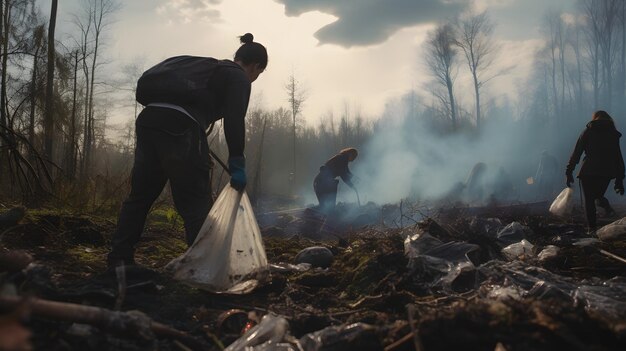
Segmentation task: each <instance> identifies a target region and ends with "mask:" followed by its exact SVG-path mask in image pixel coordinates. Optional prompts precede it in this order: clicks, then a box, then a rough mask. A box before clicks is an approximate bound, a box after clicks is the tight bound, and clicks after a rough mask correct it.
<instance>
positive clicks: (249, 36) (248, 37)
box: [239, 33, 254, 44]
mask: <svg viewBox="0 0 626 351" xmlns="http://www.w3.org/2000/svg"><path fill="white" fill-rule="evenodd" d="M239 40H240V41H241V43H242V44H250V43H252V41H253V40H254V36H253V35H252V33H246V34H244V35H242V36H240V37H239Z"/></svg>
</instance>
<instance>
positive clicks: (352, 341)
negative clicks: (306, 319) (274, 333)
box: [300, 323, 380, 351]
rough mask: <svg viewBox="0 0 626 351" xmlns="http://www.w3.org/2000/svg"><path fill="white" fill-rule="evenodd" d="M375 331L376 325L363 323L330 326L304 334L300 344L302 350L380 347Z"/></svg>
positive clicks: (319, 350)
mask: <svg viewBox="0 0 626 351" xmlns="http://www.w3.org/2000/svg"><path fill="white" fill-rule="evenodd" d="M375 331H376V327H374V326H371V325H369V324H365V323H354V324H350V325H343V326H331V327H327V328H324V329H322V330H318V331H316V332H314V333H309V334H306V335H304V336H303V337H301V338H300V346H301V347H302V350H304V351H326V350H362V349H364V347H365V349H368V350H371V349H380V348H376V344H377V343H378V341H377V338H376V336H375ZM367 336H371V338H368V337H367Z"/></svg>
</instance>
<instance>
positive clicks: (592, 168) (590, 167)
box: [566, 111, 624, 233]
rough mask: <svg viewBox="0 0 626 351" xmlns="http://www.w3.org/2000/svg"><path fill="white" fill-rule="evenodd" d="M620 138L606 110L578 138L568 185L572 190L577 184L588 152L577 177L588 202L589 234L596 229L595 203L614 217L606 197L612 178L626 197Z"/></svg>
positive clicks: (595, 116) (567, 175)
mask: <svg viewBox="0 0 626 351" xmlns="http://www.w3.org/2000/svg"><path fill="white" fill-rule="evenodd" d="M621 136H622V134H621V133H620V132H618V131H617V129H616V128H615V123H614V122H613V119H612V118H611V116H609V114H608V113H607V112H605V111H596V112H595V113H594V114H593V117H592V120H591V122H589V123H588V124H587V128H585V130H584V131H583V132H582V134H581V135H580V137H579V138H578V141H577V142H576V147H575V148H574V151H573V152H572V155H571V157H570V159H569V162H568V164H567V170H566V177H567V180H566V184H567V186H568V187H570V186H571V185H572V184H573V183H574V175H573V173H574V169H575V168H576V164H577V163H578V161H579V160H580V157H581V156H582V154H583V152H584V153H585V158H584V159H583V164H582V166H581V167H580V171H579V172H578V178H579V179H580V184H581V187H582V192H583V195H584V199H585V215H586V217H587V225H588V228H587V231H588V233H593V232H594V231H595V230H596V226H597V223H596V204H597V205H598V206H600V207H602V208H603V209H604V211H605V214H606V215H607V216H613V215H615V211H614V210H613V208H612V207H611V205H610V204H609V200H607V198H606V197H604V193H605V192H606V189H607V188H608V186H609V183H610V182H611V179H615V191H616V192H617V193H618V194H620V195H624V159H623V158H622V152H621V150H620V146H619V139H620V137H621Z"/></svg>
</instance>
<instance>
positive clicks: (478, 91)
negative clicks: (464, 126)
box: [472, 71, 480, 129]
mask: <svg viewBox="0 0 626 351" xmlns="http://www.w3.org/2000/svg"><path fill="white" fill-rule="evenodd" d="M472 77H473V78H474V93H475V94H476V129H480V84H478V77H477V76H476V71H473V72H472Z"/></svg>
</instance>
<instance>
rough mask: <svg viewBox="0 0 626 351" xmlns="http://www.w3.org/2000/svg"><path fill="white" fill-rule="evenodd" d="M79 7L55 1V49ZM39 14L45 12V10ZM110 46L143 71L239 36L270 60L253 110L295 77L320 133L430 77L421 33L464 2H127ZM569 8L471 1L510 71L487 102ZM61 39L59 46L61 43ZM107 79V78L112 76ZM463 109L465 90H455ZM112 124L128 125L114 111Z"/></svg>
mask: <svg viewBox="0 0 626 351" xmlns="http://www.w3.org/2000/svg"><path fill="white" fill-rule="evenodd" d="M82 1H83V0H62V1H59V14H58V21H59V32H58V35H57V38H58V40H60V41H67V40H66V38H67V37H68V35H70V34H69V33H70V32H71V31H72V28H73V27H72V26H71V24H70V22H71V18H70V15H71V14H73V13H78V12H79V6H80V5H79V4H80V3H81V2H82ZM40 3H41V9H42V11H43V12H44V13H47V12H48V11H49V6H50V5H49V1H47V0H42V1H41V2H40ZM120 3H121V7H120V10H119V11H118V12H117V14H116V15H115V18H114V20H115V22H114V23H112V24H111V27H110V29H109V30H108V35H107V37H106V47H105V49H104V50H105V55H106V57H107V61H108V62H111V63H110V64H109V65H108V66H109V67H108V68H107V70H109V71H111V72H116V71H117V72H119V71H120V68H119V67H120V66H122V65H125V64H128V63H130V62H133V61H139V62H142V65H143V66H144V67H145V68H148V67H150V66H151V65H153V64H155V63H157V62H159V61H160V60H162V59H164V58H166V57H169V56H174V55H181V54H189V55H202V56H212V57H216V58H232V56H233V54H234V52H235V51H236V50H237V48H238V46H239V42H238V39H237V36H238V35H242V34H244V33H246V32H251V33H252V34H254V37H255V41H258V42H260V43H262V44H264V45H265V46H266V47H267V49H268V53H269V65H268V68H267V70H266V72H265V73H263V74H262V75H261V77H260V78H259V79H258V80H257V81H256V82H255V83H254V84H253V99H254V101H253V103H257V104H259V103H260V104H262V106H264V107H266V108H276V107H279V106H284V107H287V105H288V104H287V100H286V96H287V94H286V92H285V88H284V86H285V83H286V81H287V78H288V77H289V75H290V74H291V73H292V72H293V74H294V75H295V76H296V78H297V79H298V80H299V81H301V82H302V86H303V87H305V88H306V91H307V100H306V102H305V105H304V110H303V116H304V117H305V118H306V119H307V120H309V121H311V122H312V123H316V121H317V120H319V117H320V116H322V115H324V114H325V113H327V112H328V111H330V110H334V111H335V112H339V111H341V110H343V108H344V106H345V105H346V104H347V105H348V106H349V107H350V108H351V109H355V108H358V109H359V110H360V111H361V113H362V114H363V115H365V116H376V115H378V114H380V112H382V110H383V108H384V105H385V102H386V101H389V99H391V98H393V97H396V96H399V95H401V94H403V93H405V92H407V91H408V90H410V89H411V88H414V89H416V90H418V91H420V90H423V87H424V84H425V82H427V81H428V80H429V77H428V75H427V73H426V72H425V69H424V63H423V60H422V58H421V45H422V43H423V41H424V39H425V35H426V32H427V31H428V30H430V29H432V28H433V26H434V25H435V24H436V23H437V22H438V21H442V20H445V19H450V18H453V17H454V16H456V15H457V14H458V13H459V12H462V11H464V10H466V9H467V7H468V6H470V4H471V3H472V1H469V0H341V1H338V0H252V1H251V0H125V1H120ZM575 3H576V1H575V0H549V1H546V0H476V1H475V2H474V5H475V6H476V7H477V8H478V10H482V9H488V11H489V13H490V15H491V18H492V19H493V21H494V22H495V23H496V25H497V27H496V33H495V35H496V38H497V39H498V40H499V41H501V44H502V51H501V57H500V59H499V63H498V64H497V66H499V67H514V68H513V69H512V70H511V71H510V73H508V74H507V75H506V76H503V77H499V78H498V79H497V80H494V81H492V82H490V84H491V87H490V92H491V95H492V98H496V99H497V98H499V97H502V96H504V95H510V96H511V97H513V96H514V95H515V93H516V86H517V85H519V83H520V81H522V80H523V78H524V76H525V75H526V74H527V73H528V69H529V67H530V65H531V64H532V57H533V55H534V50H535V49H536V48H537V47H538V46H539V45H540V43H541V42H540V32H539V27H540V24H541V20H542V18H543V16H544V14H545V13H546V12H547V11H549V10H557V11H571V10H572V9H573V7H574V6H575ZM64 38H65V39H64ZM108 74H113V73H108ZM459 90H461V91H459V96H460V99H461V101H462V102H464V101H466V102H467V103H471V99H472V96H471V90H468V92H465V89H463V83H462V82H461V83H460V85H459ZM110 114H111V115H112V118H111V120H112V122H113V123H120V122H121V121H123V120H125V119H127V118H130V117H132V115H131V116H128V112H127V111H122V110H115V111H110Z"/></svg>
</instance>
